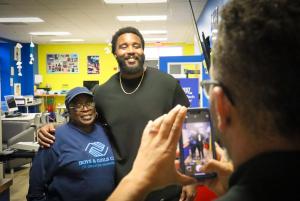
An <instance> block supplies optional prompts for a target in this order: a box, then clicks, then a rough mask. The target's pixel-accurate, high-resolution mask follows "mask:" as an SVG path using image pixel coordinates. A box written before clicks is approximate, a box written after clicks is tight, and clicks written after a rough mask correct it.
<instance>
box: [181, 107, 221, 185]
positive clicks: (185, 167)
mask: <svg viewBox="0 0 300 201" xmlns="http://www.w3.org/2000/svg"><path fill="white" fill-rule="evenodd" d="M214 142H215V135H214V132H213V125H212V121H211V118H210V112H209V109H207V108H189V109H188V111H187V116H186V119H185V122H184V124H183V128H182V135H181V139H180V141H179V148H180V168H181V171H182V172H183V173H184V174H186V175H189V176H192V177H195V178H196V179H198V180H203V179H208V178H214V177H216V176H217V174H216V173H204V172H201V167H202V166H203V165H204V164H205V163H206V162H207V161H208V160H209V159H216V147H215V143H214Z"/></svg>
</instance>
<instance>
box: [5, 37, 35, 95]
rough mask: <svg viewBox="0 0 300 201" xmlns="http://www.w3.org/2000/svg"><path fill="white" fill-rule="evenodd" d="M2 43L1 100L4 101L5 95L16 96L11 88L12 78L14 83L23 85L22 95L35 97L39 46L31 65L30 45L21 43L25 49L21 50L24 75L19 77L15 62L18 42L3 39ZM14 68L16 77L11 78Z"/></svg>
mask: <svg viewBox="0 0 300 201" xmlns="http://www.w3.org/2000/svg"><path fill="white" fill-rule="evenodd" d="M0 40H1V41H3V42H1V43H0V71H1V74H0V76H1V77H0V80H1V100H2V101H3V100H4V96H5V95H9V94H14V89H13V87H11V86H10V78H11V77H12V78H13V81H14V83H21V89H22V92H21V93H22V95H33V93H34V91H33V90H34V74H35V73H38V66H37V58H38V57H37V48H38V47H37V45H36V47H35V48H34V52H33V54H34V58H35V61H34V64H33V65H30V64H29V55H30V45H29V43H21V44H22V46H23V48H22V49H21V56H22V75H23V76H21V77H20V76H18V69H17V67H16V61H14V46H15V45H16V43H17V42H16V41H11V40H7V39H1V38H0ZM11 66H13V67H14V75H13V76H11V75H10V73H11V70H10V67H11Z"/></svg>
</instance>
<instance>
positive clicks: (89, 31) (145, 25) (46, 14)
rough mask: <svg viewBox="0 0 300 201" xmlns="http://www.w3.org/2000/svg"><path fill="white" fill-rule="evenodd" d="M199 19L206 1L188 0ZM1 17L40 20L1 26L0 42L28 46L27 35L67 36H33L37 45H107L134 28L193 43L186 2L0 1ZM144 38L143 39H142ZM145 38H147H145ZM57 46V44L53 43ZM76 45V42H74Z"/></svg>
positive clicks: (177, 40)
mask: <svg viewBox="0 0 300 201" xmlns="http://www.w3.org/2000/svg"><path fill="white" fill-rule="evenodd" d="M191 1H192V5H193V8H194V12H195V14H196V19H198V16H199V15H200V13H201V11H202V9H203V7H204V5H205V3H206V2H207V0H191ZM117 15H167V16H168V20H167V21H157V22H120V21H118V20H116V16H117ZM0 17H39V18H41V19H43V20H44V21H45V22H42V23H30V24H19V25H4V24H0V38H6V39H10V40H14V41H20V42H29V41H30V35H29V34H28V33H29V32H40V31H47V32H48V31H56V32H58V31H64V32H70V33H71V35H68V36H33V42H35V43H38V44H46V43H54V42H50V40H51V39H58V38H59V39H60V38H80V39H84V40H85V41H84V42H79V43H108V42H110V40H111V37H112V35H113V34H114V32H115V31H117V30H118V29H119V28H121V27H124V26H129V25H130V26H134V27H137V28H138V29H140V30H160V29H165V30H167V31H168V33H167V35H152V36H151V37H167V38H168V41H167V42H187V43H192V42H193V41H194V26H193V20H192V13H191V9H190V5H189V2H188V0H168V3H160V4H118V5H116V4H110V5H109V4H105V3H104V2H103V0H0ZM144 37H146V36H144ZM147 37H148V36H147ZM56 43H57V42H56ZM77 43H78V42H77Z"/></svg>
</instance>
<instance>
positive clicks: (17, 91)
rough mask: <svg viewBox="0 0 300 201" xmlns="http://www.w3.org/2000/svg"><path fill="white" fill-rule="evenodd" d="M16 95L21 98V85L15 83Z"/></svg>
mask: <svg viewBox="0 0 300 201" xmlns="http://www.w3.org/2000/svg"><path fill="white" fill-rule="evenodd" d="M14 95H15V96H21V83H14Z"/></svg>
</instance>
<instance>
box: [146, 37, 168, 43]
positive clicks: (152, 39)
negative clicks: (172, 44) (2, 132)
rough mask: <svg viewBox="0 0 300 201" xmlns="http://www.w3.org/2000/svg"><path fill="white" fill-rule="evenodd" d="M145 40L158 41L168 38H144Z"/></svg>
mask: <svg viewBox="0 0 300 201" xmlns="http://www.w3.org/2000/svg"><path fill="white" fill-rule="evenodd" d="M144 40H145V41H146V42H159V41H167V40H168V38H144Z"/></svg>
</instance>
